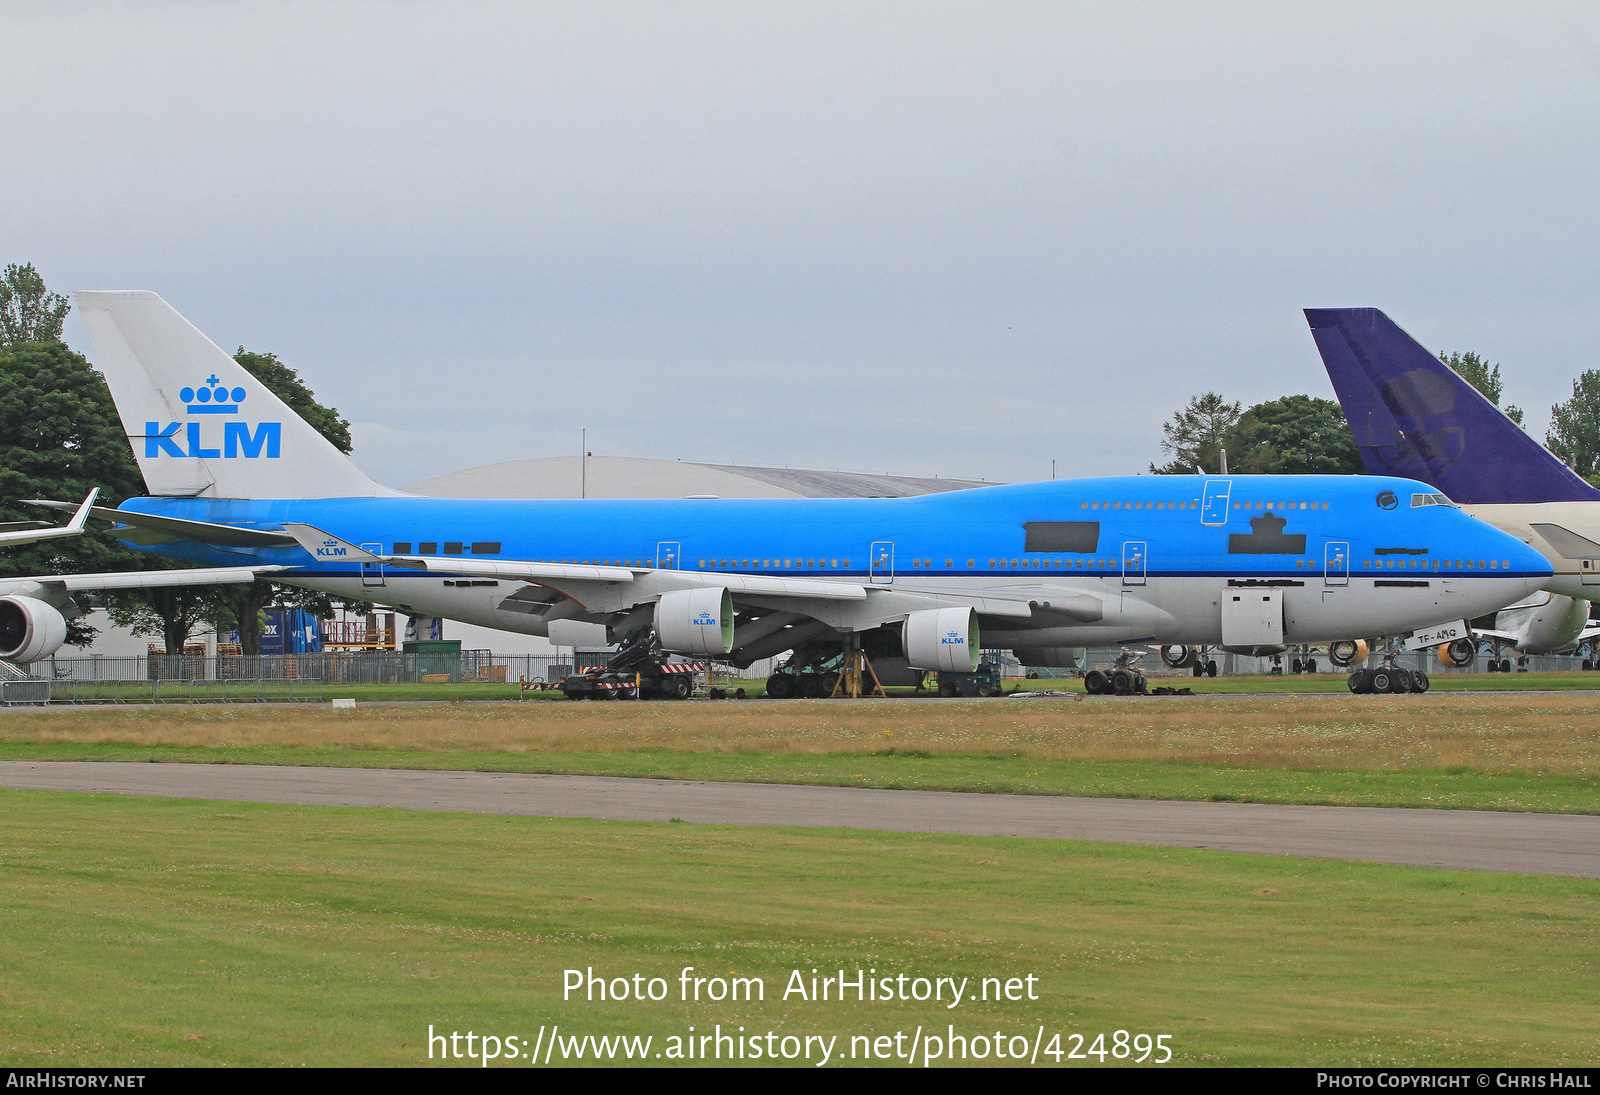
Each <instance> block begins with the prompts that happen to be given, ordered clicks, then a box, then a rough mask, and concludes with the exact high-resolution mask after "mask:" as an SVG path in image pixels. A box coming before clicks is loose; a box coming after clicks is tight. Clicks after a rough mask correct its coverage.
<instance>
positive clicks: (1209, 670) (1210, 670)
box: [1206, 661, 1217, 677]
mask: <svg viewBox="0 0 1600 1095" xmlns="http://www.w3.org/2000/svg"><path fill="white" fill-rule="evenodd" d="M1216 675H1217V663H1216V662H1215V661H1209V662H1206V676H1208V677H1215V676H1216Z"/></svg>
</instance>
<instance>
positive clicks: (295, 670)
mask: <svg viewBox="0 0 1600 1095" xmlns="http://www.w3.org/2000/svg"><path fill="white" fill-rule="evenodd" d="M576 653H577V660H576V664H577V666H578V667H580V668H583V667H587V666H594V665H603V664H604V663H605V661H606V658H607V656H608V652H606V651H603V650H579V651H577V652H576ZM1118 653H1120V651H1119V650H1117V649H1115V648H1108V649H1100V648H1090V649H1089V650H1088V651H1087V655H1086V657H1085V659H1084V666H1083V667H1080V668H1079V669H1077V670H1069V669H1041V670H1037V672H1038V673H1039V675H1040V676H1042V677H1043V676H1050V677H1055V676H1076V675H1077V674H1078V673H1080V672H1082V669H1083V668H1087V667H1092V666H1094V665H1096V664H1098V663H1104V662H1111V661H1113V660H1115V658H1116V656H1117V655H1118ZM1215 657H1216V661H1217V668H1218V670H1219V672H1220V673H1221V674H1223V675H1225V676H1233V675H1239V674H1247V673H1267V672H1270V671H1271V669H1272V661H1271V659H1269V658H1252V657H1245V656H1243V655H1234V654H1222V653H1220V652H1219V653H1218V654H1217V655H1215ZM1292 660H1293V659H1292V657H1291V656H1289V655H1285V657H1284V659H1283V672H1284V673H1288V672H1289V671H1290V668H1291V663H1292ZM1007 662H1008V663H1009V664H1005V665H1004V666H1003V669H1002V672H1003V673H1004V674H1005V675H1007V676H1022V675H1024V673H1026V672H1030V671H1029V670H1025V669H1024V668H1023V667H1022V666H1019V665H1016V664H1015V663H1014V662H1011V661H1010V659H1007ZM573 664H574V662H573V656H572V653H571V652H567V653H566V656H565V657H563V656H560V655H553V654H546V655H540V654H511V655H505V654H495V653H493V652H492V651H488V650H463V651H460V652H454V651H446V652H438V653H435V652H421V653H411V654H407V653H403V652H396V651H360V652H340V653H321V654H263V655H259V656H253V657H246V656H243V655H228V654H224V655H220V656H219V655H212V656H201V655H162V654H157V655H137V656H128V657H102V656H75V657H56V658H50V659H47V660H44V661H39V662H34V663H33V664H32V665H29V666H25V667H21V668H22V669H23V670H25V671H26V674H27V675H26V676H24V674H23V673H22V672H18V671H16V669H15V668H11V667H8V668H11V671H10V672H8V673H0V705H14V704H33V703H49V702H52V701H53V702H56V703H152V702H155V703H198V702H218V703H253V702H297V701H317V700H321V699H322V698H323V694H324V691H325V690H326V689H327V688H329V687H330V686H334V687H336V686H338V685H354V684H446V683H448V684H501V683H504V684H516V683H517V682H518V681H529V682H532V681H543V682H554V681H557V680H559V679H561V678H562V677H564V676H566V675H568V674H570V673H571V672H572V671H573ZM1367 664H1368V665H1372V664H1376V657H1374V658H1373V659H1372V660H1369V661H1368V662H1367ZM1397 664H1399V665H1402V666H1405V667H1406V668H1413V669H1423V670H1425V671H1426V672H1427V673H1428V674H1429V675H1430V676H1440V675H1446V676H1450V675H1456V674H1462V673H1483V672H1485V671H1486V670H1487V668H1488V658H1487V657H1486V656H1480V657H1479V658H1478V659H1477V662H1476V663H1475V664H1474V665H1472V666H1468V667H1467V668H1465V669H1456V668H1452V667H1446V666H1442V665H1440V664H1439V661H1438V659H1437V658H1436V657H1435V655H1434V654H1433V652H1431V651H1427V652H1422V653H1418V654H1403V655H1401V656H1400V657H1399V659H1398V661H1397ZM1582 667H1583V659H1582V658H1580V657H1577V656H1570V657H1568V656H1554V655H1551V656H1539V657H1531V658H1528V659H1527V664H1526V666H1524V667H1517V666H1516V665H1515V661H1514V660H1513V668H1514V669H1525V670H1526V671H1528V672H1533V673H1546V672H1554V671H1563V670H1579V669H1581V668H1582ZM1142 668H1143V669H1144V671H1145V672H1146V673H1147V674H1149V675H1151V676H1169V675H1171V676H1188V675H1189V670H1187V669H1177V670H1169V669H1167V668H1166V667H1165V666H1164V665H1162V663H1161V660H1160V659H1159V658H1158V657H1155V656H1154V655H1151V656H1149V657H1146V658H1145V659H1144V660H1143V662H1142ZM1317 668H1318V670H1319V672H1320V673H1322V674H1338V675H1340V676H1343V675H1344V674H1346V673H1348V672H1349V670H1346V669H1339V668H1337V667H1336V666H1334V665H1332V664H1331V663H1330V662H1328V660H1327V658H1326V656H1323V657H1320V658H1318V659H1317ZM769 671H770V666H769V665H767V664H758V665H755V666H751V667H750V668H748V669H745V670H731V671H730V670H726V669H720V668H719V669H718V671H717V674H716V677H715V680H714V681H713V683H719V684H732V683H734V678H740V679H758V680H759V679H762V678H764V677H765V676H766V674H767V672H769Z"/></svg>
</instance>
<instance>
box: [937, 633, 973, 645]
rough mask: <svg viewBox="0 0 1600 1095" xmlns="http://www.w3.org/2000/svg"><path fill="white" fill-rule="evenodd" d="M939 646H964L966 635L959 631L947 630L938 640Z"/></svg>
mask: <svg viewBox="0 0 1600 1095" xmlns="http://www.w3.org/2000/svg"><path fill="white" fill-rule="evenodd" d="M939 645H940V646H966V645H967V637H966V636H965V635H963V634H961V632H959V631H947V632H945V636H944V638H942V639H940V640H939Z"/></svg>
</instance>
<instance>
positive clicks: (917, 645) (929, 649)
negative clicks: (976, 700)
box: [901, 607, 978, 673]
mask: <svg viewBox="0 0 1600 1095" xmlns="http://www.w3.org/2000/svg"><path fill="white" fill-rule="evenodd" d="M901 642H902V644H903V645H904V646H905V651H906V660H907V661H909V662H910V663H911V665H912V666H913V667H915V668H917V669H937V670H939V671H940V672H942V673H971V672H972V671H973V670H974V669H976V668H978V614H977V613H976V612H974V611H973V610H972V609H971V608H966V607H962V608H928V609H924V610H922V611H921V612H913V613H912V614H911V615H909V616H907V617H906V624H905V629H904V630H903V631H902V632H901Z"/></svg>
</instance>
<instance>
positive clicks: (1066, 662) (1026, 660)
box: [1012, 646, 1085, 669]
mask: <svg viewBox="0 0 1600 1095" xmlns="http://www.w3.org/2000/svg"><path fill="white" fill-rule="evenodd" d="M1012 653H1013V654H1015V655H1016V656H1017V661H1019V662H1021V663H1022V664H1023V665H1029V666H1040V667H1046V668H1053V669H1077V668H1079V667H1081V666H1082V665H1083V663H1084V658H1085V651H1084V648H1083V647H1081V646H1029V647H1021V646H1019V647H1017V648H1016V649H1015V650H1013V651H1012Z"/></svg>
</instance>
